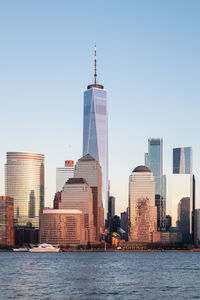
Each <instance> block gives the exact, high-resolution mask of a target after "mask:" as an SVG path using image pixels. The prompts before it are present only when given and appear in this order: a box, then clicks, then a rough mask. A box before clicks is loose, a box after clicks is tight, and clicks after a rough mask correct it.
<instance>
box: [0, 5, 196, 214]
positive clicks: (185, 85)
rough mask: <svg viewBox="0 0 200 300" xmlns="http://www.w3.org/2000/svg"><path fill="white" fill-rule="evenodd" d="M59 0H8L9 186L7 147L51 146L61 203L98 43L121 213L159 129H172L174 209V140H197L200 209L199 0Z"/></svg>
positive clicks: (52, 179) (50, 172) (49, 177)
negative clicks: (59, 173)
mask: <svg viewBox="0 0 200 300" xmlns="http://www.w3.org/2000/svg"><path fill="white" fill-rule="evenodd" d="M86 2H87V3H88V4H89V3H91V2H90V1H86ZM86 2H85V3H86ZM59 3H60V6H57V5H56V4H53V3H49V2H48V5H47V1H44V2H43V3H39V1H36V2H35V3H34V5H33V4H30V3H25V1H21V2H20V3H18V4H15V3H14V1H13V3H12V9H11V4H8V3H1V4H0V8H1V9H0V16H1V18H0V25H1V26H0V28H1V29H0V33H1V36H2V45H3V48H2V52H1V56H0V60H1V65H2V68H1V70H0V80H1V83H2V86H1V87H0V98H1V99H3V100H2V124H6V126H4V128H3V129H2V130H1V140H2V147H1V150H0V170H1V176H0V179H1V185H0V191H1V194H2V195H3V194H5V193H4V164H5V162H6V152H9V151H13V152H14V151H16V152H17V151H20V152H22V151H30V152H36V153H44V155H45V171H46V172H45V178H46V181H45V186H46V196H45V198H46V199H45V205H46V206H47V205H49V204H52V203H53V197H54V193H55V191H56V167H62V166H63V165H64V162H65V160H71V159H73V160H74V161H75V163H76V161H77V160H78V159H79V158H80V157H81V156H82V123H83V92H84V90H85V89H86V87H87V85H88V84H90V83H91V82H92V81H93V46H94V44H95V43H96V44H97V71H98V77H97V78H98V82H99V83H101V84H103V85H104V87H105V89H106V90H107V91H108V119H109V124H108V138H109V147H108V148H109V179H110V181H111V194H112V195H113V196H114V197H115V198H116V213H117V214H119V212H121V211H123V210H125V209H126V207H127V205H128V178H129V175H130V173H131V172H132V170H133V169H134V168H135V167H137V166H138V165H142V164H144V153H145V152H146V151H147V142H148V138H150V137H153V138H157V137H158V138H163V150H164V155H163V163H164V168H163V171H164V174H166V176H167V213H168V206H169V201H170V200H171V199H170V189H169V187H170V186H171V183H170V181H171V180H172V148H175V147H187V146H190V147H192V148H193V153H194V155H193V156H194V160H193V165H194V174H195V175H196V182H197V193H196V194H197V199H196V203H197V208H199V197H198V190H199V174H200V163H199V159H198V157H199V156H200V142H199V141H198V139H197V138H196V131H197V129H198V108H199V103H198V99H199V90H198V82H199V79H200V78H199V73H198V70H199V67H200V63H199V61H198V56H199V48H200V42H199V41H198V40H197V37H198V25H200V24H199V23H200V21H199V19H198V8H200V3H198V2H197V1H193V5H192V6H191V5H190V4H188V3H187V2H186V1H177V2H176V3H172V2H168V3H165V4H161V3H159V1H152V2H151V3H152V4H149V3H147V2H145V1H140V2H139V1H135V2H134V3H133V2H131V1H127V3H128V4H127V5H126V7H125V6H124V5H123V4H118V5H114V1H111V2H110V3H109V4H107V3H106V2H105V1H103V5H102V7H101V5H100V4H97V2H96V7H91V6H90V5H86V4H85V3H84V4H83V3H81V1H76V3H75V4H72V3H70V4H66V3H64V1H60V2H59ZM144 3H145V5H144ZM38 6H39V7H40V10H39V11H38V9H37V8H38ZM85 6H87V11H86V10H84V14H82V9H83V7H85ZM95 10H98V11H99V13H98V14H94V13H95ZM111 11H112V14H111ZM25 12H26V13H25ZM69 12H70V13H71V15H70V13H69ZM169 12H171V13H169ZM103 13H104V14H103ZM123 13H124V16H123ZM159 13H160V14H159ZM102 14H103V16H104V18H103V20H104V22H103V23H102V22H100V18H101V15H102ZM110 14H111V15H110ZM66 15H67V17H66ZM133 16H134V17H133ZM35 17H37V22H36V19H35ZM89 18H90V19H89ZM95 19H97V21H96V22H95ZM52 20H54V22H52ZM119 20H120V22H119ZM186 20H187V21H188V22H186ZM91 24H92V26H93V27H92V26H91ZM81 25H82V26H81ZM70 26H71V27H70ZM106 28H108V29H107V30H106ZM100 29H101V30H100ZM98 30H99V32H100V34H96V32H97V31H98ZM122 33H124V34H122ZM63 36H64V37H65V36H67V38H66V39H64V38H63ZM68 41H69V42H68ZM119 70H120V72H119ZM188 99H189V100H190V103H189V101H188ZM27 101H28V104H27ZM160 103H162V105H161V104H160ZM11 109H12V110H11ZM181 110H183V111H181ZM69 112H70V113H69ZM164 112H167V113H166V116H163V114H164ZM169 120H170V123H169ZM142 122H143V123H144V125H143V124H142ZM141 124H142V126H141ZM14 129H15V133H14V134H13V132H14ZM131 129H132V130H131ZM126 132H128V134H129V136H128V134H125V133H126ZM172 133H173V135H172ZM119 137H120V139H119ZM62 141H63V143H62ZM121 145H124V147H122V146H121ZM122 150H123V151H122Z"/></svg>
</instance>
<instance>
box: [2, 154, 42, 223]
mask: <svg viewBox="0 0 200 300" xmlns="http://www.w3.org/2000/svg"><path fill="white" fill-rule="evenodd" d="M5 194H6V196H9V197H12V198H13V199H14V225H15V226H27V225H30V224H32V226H33V227H36V228H39V214H40V212H42V210H43V208H44V155H43V154H36V153H30V152H8V153H7V163H6V165H5Z"/></svg>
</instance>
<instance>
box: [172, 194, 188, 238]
mask: <svg viewBox="0 0 200 300" xmlns="http://www.w3.org/2000/svg"><path fill="white" fill-rule="evenodd" d="M176 225H177V227H178V228H179V231H180V232H182V239H183V243H190V241H191V235H190V197H184V198H182V199H181V200H180V202H179V204H178V216H177V223H176Z"/></svg>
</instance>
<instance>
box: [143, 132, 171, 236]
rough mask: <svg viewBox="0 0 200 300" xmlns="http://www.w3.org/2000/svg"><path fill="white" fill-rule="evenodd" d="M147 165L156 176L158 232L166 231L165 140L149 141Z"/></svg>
mask: <svg viewBox="0 0 200 300" xmlns="http://www.w3.org/2000/svg"><path fill="white" fill-rule="evenodd" d="M145 165H146V166H147V167H148V168H149V169H150V170H151V172H153V175H154V176H155V204H156V206H157V226H158V230H159V231H162V230H165V229H166V224H165V222H166V176H165V175H163V140H162V139H159V138H150V139H148V153H145Z"/></svg>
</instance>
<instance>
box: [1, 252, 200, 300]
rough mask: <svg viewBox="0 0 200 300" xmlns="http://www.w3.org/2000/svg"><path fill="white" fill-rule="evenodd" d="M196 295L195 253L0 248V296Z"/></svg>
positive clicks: (198, 267) (199, 294) (199, 280)
mask: <svg viewBox="0 0 200 300" xmlns="http://www.w3.org/2000/svg"><path fill="white" fill-rule="evenodd" d="M198 298H199V299H200V253H187V252H172V253H169V252H150V253H143V252H139V253H138V252H137V253H135V252H129V253H126V252H99V253H97V252H92V253H86V252H78V253H12V252H1V253H0V299H2V300H5V299H31V300H32V299H37V300H38V299H56V300H59V299H156V300H157V299H176V300H178V299H198Z"/></svg>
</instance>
